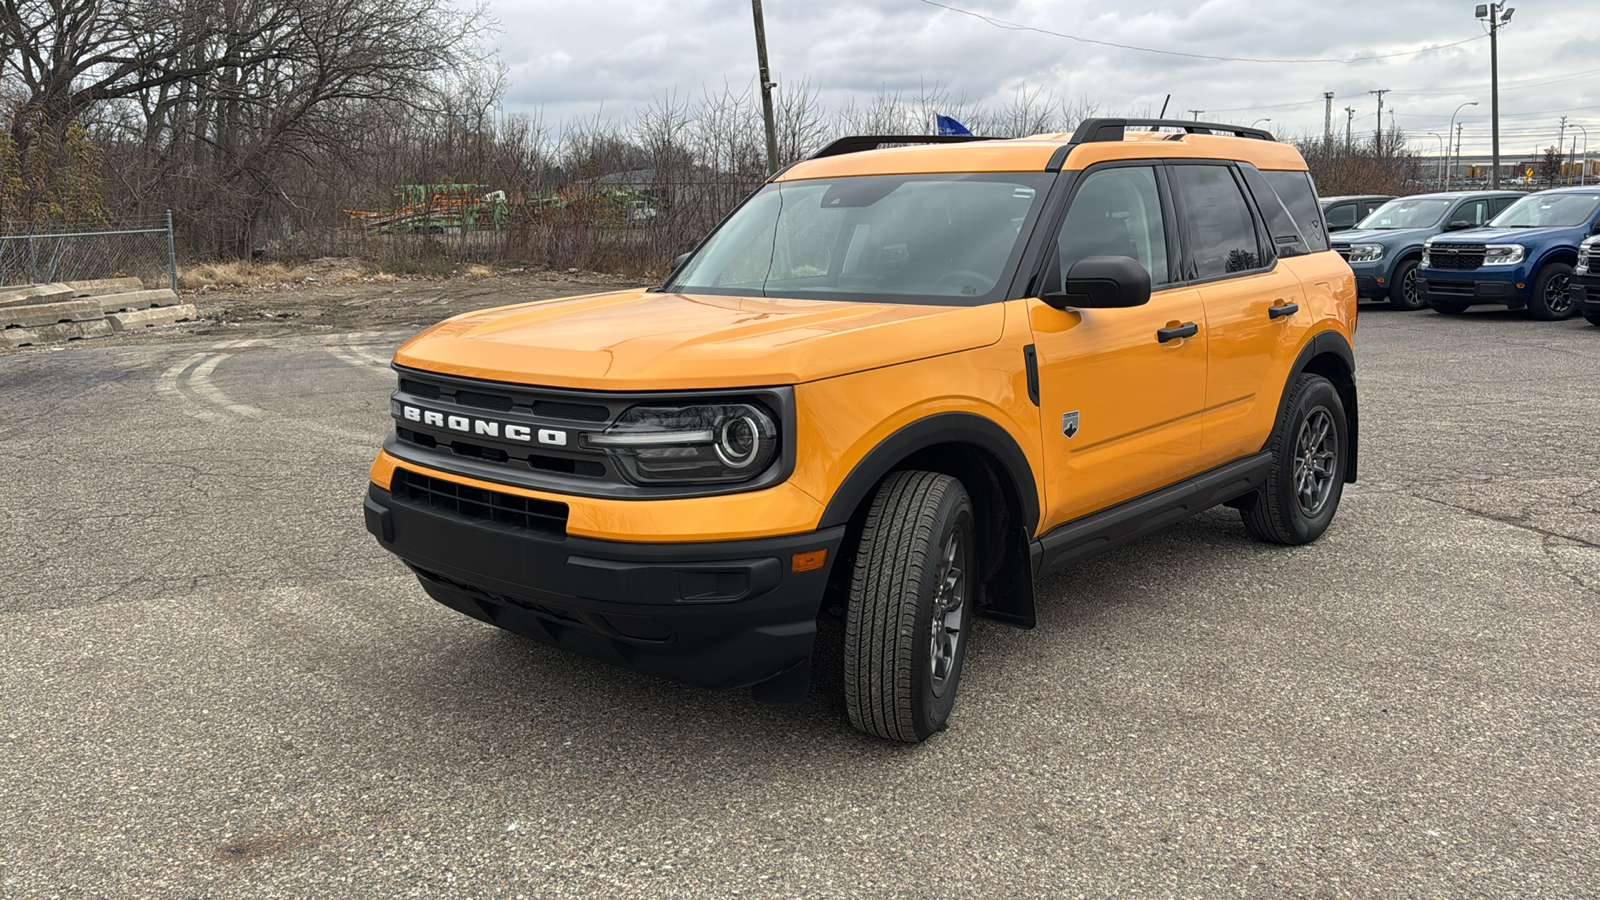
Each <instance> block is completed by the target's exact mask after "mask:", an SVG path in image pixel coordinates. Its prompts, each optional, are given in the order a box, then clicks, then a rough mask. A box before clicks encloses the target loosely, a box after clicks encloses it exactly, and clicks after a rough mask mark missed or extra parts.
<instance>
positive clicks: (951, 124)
mask: <svg viewBox="0 0 1600 900" xmlns="http://www.w3.org/2000/svg"><path fill="white" fill-rule="evenodd" d="M933 118H934V122H935V124H937V125H938V126H939V133H940V134H942V135H943V134H964V135H967V136H968V137H971V136H972V132H970V131H968V130H967V126H965V125H963V124H961V123H960V122H957V121H956V120H955V119H952V118H950V117H949V116H941V115H935V116H934V117H933Z"/></svg>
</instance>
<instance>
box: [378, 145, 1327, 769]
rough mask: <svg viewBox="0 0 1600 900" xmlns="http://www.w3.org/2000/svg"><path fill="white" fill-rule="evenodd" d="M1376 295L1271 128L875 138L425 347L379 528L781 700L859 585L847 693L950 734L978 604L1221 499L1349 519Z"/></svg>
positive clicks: (503, 596)
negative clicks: (578, 284)
mask: <svg viewBox="0 0 1600 900" xmlns="http://www.w3.org/2000/svg"><path fill="white" fill-rule="evenodd" d="M1135 129H1139V130H1135ZM885 144H895V145H900V146H895V147H892V148H882V145H885ZM1355 324H1356V290H1355V282H1354V278H1353V276H1352V275H1351V272H1350V268H1349V266H1347V265H1346V264H1345V262H1344V260H1342V259H1341V258H1340V257H1339V256H1338V255H1337V254H1336V253H1334V252H1332V251H1331V250H1330V249H1329V245H1328V238H1327V233H1326V225H1325V223H1324V222H1323V219H1322V215H1321V212H1320V211H1319V209H1318V206H1317V197H1316V194H1315V191H1314V189H1313V187H1312V183H1311V180H1310V178H1309V176H1308V175H1307V172H1306V165H1305V161H1304V160H1303V159H1302V158H1301V157H1300V155H1299V153H1297V152H1296V151H1295V149H1294V148H1293V147H1290V146H1288V145H1286V144H1282V143H1278V142H1276V141H1274V140H1273V139H1272V138H1271V136H1270V135H1268V134H1266V133H1265V132H1260V131H1255V130H1252V129H1247V128H1237V127H1232V126H1224V125H1215V124H1209V123H1200V122H1174V121H1165V120H1138V121H1130V120H1122V119H1095V120H1090V121H1087V122H1085V123H1083V125H1082V126H1081V127H1079V128H1078V129H1077V130H1076V131H1075V132H1074V133H1073V134H1070V135H1066V134H1059V135H1042V136H1036V137H1031V138H1024V139H1020V140H982V139H951V138H926V137H865V138H846V139H844V140H841V141H838V142H836V143H835V144H833V145H832V146H830V147H828V148H827V149H825V150H823V151H821V152H820V153H818V154H817V155H816V156H814V157H812V158H811V159H808V160H806V161H804V162H801V163H798V164H795V165H793V166H790V167H789V168H787V169H785V170H783V171H781V172H779V173H778V174H777V175H775V176H773V177H772V178H771V179H770V180H769V181H768V182H767V183H766V184H765V185H763V186H762V187H761V188H760V189H759V190H757V191H756V192H755V193H754V194H752V195H751V196H750V197H749V198H748V199H747V200H746V201H745V202H744V203H743V204H742V205H741V206H740V207H739V208H738V209H736V210H735V211H734V212H733V213H731V214H730V215H729V216H728V217H727V219H726V220H724V221H723V223H722V224H721V225H720V226H718V227H717V229H716V230H715V231H714V232H712V234H711V235H710V236H708V237H707V238H706V239H705V240H704V242H702V243H701V244H700V246H699V247H697V248H696V249H695V250H694V251H693V253H691V254H686V255H685V257H682V258H680V261H679V263H678V265H677V266H676V267H675V268H674V270H673V272H672V274H671V275H670V276H669V277H668V278H667V280H666V282H665V283H664V284H663V285H662V286H661V287H658V288H650V289H648V290H626V291H616V292H611V293H605V294H597V295H592V296H585V297H573V298H570V299H563V300H555V301H548V302H541V303H529V304H523V305H517V306H509V307H504V308H500V309H493V310H485V311H482V312H475V313H470V314H467V315H464V316H458V317H456V318H453V319H450V320H447V321H445V322H441V323H440V324H438V325H435V326H434V327H432V328H430V329H428V330H427V331H424V332H423V333H421V334H419V335H418V336H417V337H415V338H413V339H412V340H411V341H409V342H408V343H406V344H405V345H404V346H403V347H401V348H400V350H399V351H398V352H397V353H396V355H395V360H394V367H395V369H396V370H397V371H398V373H399V379H400V384H399V389H398V390H397V391H396V392H395V393H394V395H393V401H392V411H393V415H394V421H395V430H394V433H393V435H392V436H391V437H390V438H389V440H388V441H387V442H386V443H385V445H384V447H383V451H382V452H381V453H380V454H379V456H378V459H377V461H376V462H375V463H374V464H373V467H372V473H371V480H372V484H371V486H370V490H369V493H368V497H367V500H366V521H367V527H368V529H369V530H370V531H371V532H372V533H373V534H374V535H375V536H376V537H377V538H378V540H379V541H380V543H381V544H382V546H383V547H384V548H386V549H388V550H390V551H392V552H394V553H395V554H397V555H398V556H399V557H400V558H401V559H403V560H404V561H405V562H406V564H407V565H408V566H410V567H411V569H412V570H413V571H415V572H416V574H417V577H418V578H419V579H420V580H421V582H422V586H423V588H424V589H425V590H426V591H427V592H428V594H429V595H431V596H432V597H433V598H434V599H435V600H437V601H439V602H440V603H443V604H445V605H446V606H449V607H452V608H454V609H456V610H459V611H461V612H463V613H465V614H467V615H470V616H473V617H475V618H478V619H481V620H483V621H485V622H489V623H491V624H494V625H497V626H499V627H501V628H505V629H508V630H510V631H514V632H517V633H519V634H523V635H527V636H530V637H533V638H536V639H538V640H540V641H544V642H547V643H550V644H554V645H556V646H559V647H563V648H566V649H569V650H573V651H576V652H579V653H583V654H586V655H589V656H593V657H597V658H600V659H603V660H606V661H609V662H611V663H614V664H616V665H619V666H626V667H628V668H631V669H634V670H637V671H640V672H645V673H649V674H652V675H657V676H660V677H663V678H668V679H673V680H677V681H681V682H687V683H690V684H695V685H702V686H706V687H712V688H732V687H743V686H749V687H750V688H751V690H752V691H753V693H754V695H755V696H756V697H758V698H762V699H766V700H776V701H796V700H799V699H801V698H803V697H804V696H805V695H806V692H807V690H808V687H809V679H810V673H811V658H812V650H813V645H814V643H815V641H816V636H817V624H818V620H819V617H821V616H827V615H829V614H830V611H834V613H835V614H839V611H842V616H843V620H844V621H843V628H842V632H843V644H844V646H843V661H844V663H843V664H844V670H845V671H844V690H845V694H846V701H847V707H848V709H849V714H850V719H851V722H852V723H853V724H854V725H855V726H856V727H857V728H860V729H862V730H863V731H866V732H869V733H872V734H875V735H880V736H882V737H885V738H889V739H893V740H901V741H920V740H923V739H925V738H927V737H928V736H929V735H930V734H932V733H934V732H936V731H938V730H940V729H942V728H943V727H944V726H945V724H946V722H947V720H948V718H949V716H950V711H951V706H952V703H953V702H954V699H955V693H956V687H957V684H958V682H959V681H960V678H961V666H962V659H963V656H964V651H965V648H966V643H967V635H968V634H969V632H970V626H971V624H972V621H973V618H974V617H983V618H989V619H994V620H997V621H1000V622H1005V623H1009V624H1012V625H1018V626H1023V627H1029V626H1032V625H1033V623H1034V590H1033V584H1034V580H1035V579H1037V578H1039V577H1041V576H1044V575H1047V574H1049V573H1052V572H1055V571H1058V570H1060V569H1063V568H1065V567H1067V566H1070V565H1072V564H1073V563H1076V562H1078V561H1080V560H1082V559H1084V558H1086V557H1088V556H1090V555H1092V554H1095V553H1099V552H1101V551H1104V550H1107V549H1110V548H1112V547H1116V546H1118V545H1119V544H1122V543H1124V542H1127V541H1129V540H1132V539H1134V538H1137V537H1139V536H1141V535H1144V534H1148V533H1149V532H1151V531H1154V530H1156V529H1158V528H1161V527H1162V526H1164V525H1167V524H1169V523H1172V522H1175V521H1178V520H1179V519H1181V518H1183V517H1185V516H1189V515H1192V514H1194V513H1197V512H1199V511H1201V510H1204V509H1208V508H1210V507H1213V506H1216V505H1218V504H1226V505H1228V506H1231V507H1233V508H1235V509H1238V510H1239V511H1240V513H1241V514H1242V516H1243V518H1244V523H1245V526H1246V527H1247V528H1248V529H1249V530H1250V532H1251V533H1253V534H1254V535H1256V536H1257V537H1259V538H1261V539H1263V540H1266V541H1270V542H1275V543H1280V544H1303V543H1306V542H1308V541H1312V540H1315V539H1316V538H1317V537H1318V536H1319V535H1320V534H1322V532H1323V530H1324V529H1326V528H1327V527H1328V523H1329V521H1330V520H1331V519H1332V518H1333V515H1334V511H1335V510H1336V509H1337V508H1338V505H1339V497H1340V491H1341V489H1342V487H1343V485H1344V483H1345V482H1347V481H1353V480H1354V479H1355V474H1356V387H1355V377H1354V371H1355V363H1354V358H1353V356H1352V353H1351V336H1352V333H1353V331H1354V329H1355Z"/></svg>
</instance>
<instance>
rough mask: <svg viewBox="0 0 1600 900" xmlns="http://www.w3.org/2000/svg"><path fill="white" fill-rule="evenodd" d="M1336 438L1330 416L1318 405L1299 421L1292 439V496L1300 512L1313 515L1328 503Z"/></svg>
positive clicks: (1335, 461)
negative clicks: (1297, 431)
mask: <svg viewBox="0 0 1600 900" xmlns="http://www.w3.org/2000/svg"><path fill="white" fill-rule="evenodd" d="M1338 459H1339V437H1338V432H1337V431H1335V430H1334V427H1333V416H1331V415H1329V414H1328V411H1327V410H1326V409H1324V408H1322V407H1320V406H1319V407H1317V408H1316V409H1314V410H1312V411H1311V414H1310V415H1308V416H1306V418H1305V421H1304V422H1301V423H1300V433H1299V435H1298V436H1297V437H1296V439H1295V450H1294V495H1295V500H1296V501H1297V502H1298V503H1299V504H1300V511H1301V512H1302V513H1304V514H1305V515H1306V516H1308V517H1310V516H1315V515H1317V514H1318V513H1320V512H1321V511H1322V507H1323V506H1325V505H1327V502H1328V497H1329V495H1330V494H1332V493H1333V485H1334V477H1335V476H1336V475H1337V474H1338V468H1339V467H1338Z"/></svg>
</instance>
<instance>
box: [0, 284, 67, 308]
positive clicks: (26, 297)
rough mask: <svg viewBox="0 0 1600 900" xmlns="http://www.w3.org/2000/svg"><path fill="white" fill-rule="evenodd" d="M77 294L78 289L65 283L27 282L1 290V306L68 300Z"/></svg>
mask: <svg viewBox="0 0 1600 900" xmlns="http://www.w3.org/2000/svg"><path fill="white" fill-rule="evenodd" d="M77 295H78V292H77V291H75V290H73V289H72V288H70V287H67V286H66V285H64V284H25V285H22V286H21V287H12V288H6V289H4V290H0V307H4V306H26V305H29V304H33V303H45V302H47V301H50V300H68V299H71V298H73V297H76V296H77Z"/></svg>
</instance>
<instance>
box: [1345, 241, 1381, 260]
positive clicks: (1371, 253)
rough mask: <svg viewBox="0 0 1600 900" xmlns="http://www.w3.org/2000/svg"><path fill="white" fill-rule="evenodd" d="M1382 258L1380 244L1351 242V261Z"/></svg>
mask: <svg viewBox="0 0 1600 900" xmlns="http://www.w3.org/2000/svg"><path fill="white" fill-rule="evenodd" d="M1380 259H1383V245H1382V244H1351V245H1350V261H1351V262H1353V263H1364V262H1377V261H1378V260H1380Z"/></svg>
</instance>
